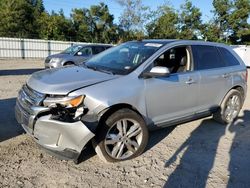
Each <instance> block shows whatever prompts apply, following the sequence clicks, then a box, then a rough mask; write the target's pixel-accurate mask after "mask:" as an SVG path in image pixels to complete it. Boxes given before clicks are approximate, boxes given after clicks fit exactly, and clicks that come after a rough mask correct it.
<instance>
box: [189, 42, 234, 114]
mask: <svg viewBox="0 0 250 188" xmlns="http://www.w3.org/2000/svg"><path fill="white" fill-rule="evenodd" d="M192 52H193V58H194V70H195V71H198V72H199V73H200V95H199V97H198V98H199V101H198V102H199V111H206V110H213V109H214V108H216V107H218V105H219V104H220V102H221V100H222V99H223V97H224V96H225V94H226V92H227V91H228V90H229V89H230V87H231V85H232V75H231V71H232V69H231V67H229V66H227V65H226V63H225V61H224V60H223V59H222V58H221V56H220V54H219V51H218V49H217V47H215V46H206V45H193V46H192Z"/></svg>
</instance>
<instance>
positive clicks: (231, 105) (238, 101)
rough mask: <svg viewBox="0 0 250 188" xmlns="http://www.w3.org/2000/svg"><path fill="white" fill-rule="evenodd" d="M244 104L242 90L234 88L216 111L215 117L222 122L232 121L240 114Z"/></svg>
mask: <svg viewBox="0 0 250 188" xmlns="http://www.w3.org/2000/svg"><path fill="white" fill-rule="evenodd" d="M242 105H243V96H242V94H241V92H240V91H238V90H236V89H232V90H231V91H229V92H228V94H227V95H226V96H225V98H224V99H223V102H222V103H221V106H220V108H219V109H218V110H217V112H215V113H214V116H213V117H214V119H215V120H216V121H218V122H220V123H222V124H229V123H232V122H233V121H234V120H235V119H236V117H237V116H238V114H239V112H240V110H241V108H242Z"/></svg>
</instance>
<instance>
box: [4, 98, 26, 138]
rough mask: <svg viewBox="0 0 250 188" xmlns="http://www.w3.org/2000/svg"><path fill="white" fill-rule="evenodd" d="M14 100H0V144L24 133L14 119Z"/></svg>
mask: <svg viewBox="0 0 250 188" xmlns="http://www.w3.org/2000/svg"><path fill="white" fill-rule="evenodd" d="M15 103H16V98H10V99H1V100H0V117H1V118H0V142H2V141H4V140H7V139H10V138H13V137H16V136H18V135H20V134H22V133H24V131H23V128H22V127H21V125H19V124H18V123H17V121H16V119H15V110H14V108H15Z"/></svg>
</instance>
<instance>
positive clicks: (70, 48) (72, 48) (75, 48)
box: [61, 45, 82, 54]
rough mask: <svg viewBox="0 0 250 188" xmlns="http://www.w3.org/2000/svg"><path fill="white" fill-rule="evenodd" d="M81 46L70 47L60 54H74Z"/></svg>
mask: <svg viewBox="0 0 250 188" xmlns="http://www.w3.org/2000/svg"><path fill="white" fill-rule="evenodd" d="M81 48H82V46H77V45H76V46H71V47H69V48H67V49H66V50H64V51H62V52H61V54H75V53H76V52H77V51H78V50H80V49H81Z"/></svg>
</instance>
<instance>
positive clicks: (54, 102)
mask: <svg viewBox="0 0 250 188" xmlns="http://www.w3.org/2000/svg"><path fill="white" fill-rule="evenodd" d="M84 98H85V96H83V95H80V96H67V97H47V98H46V99H45V100H44V101H43V105H44V106H46V107H57V106H58V105H60V106H63V107H67V108H72V107H78V106H79V105H81V104H82V103H83V101H84Z"/></svg>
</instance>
